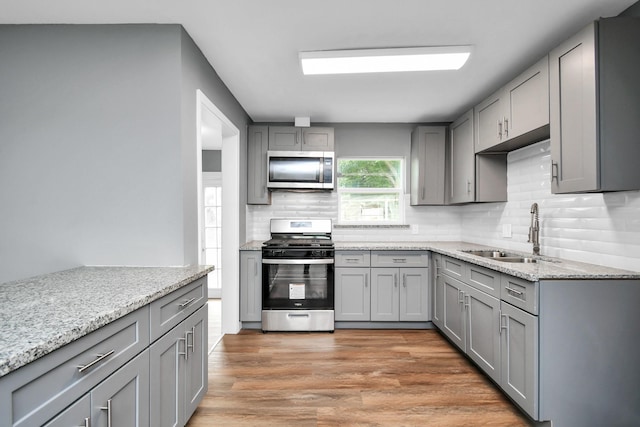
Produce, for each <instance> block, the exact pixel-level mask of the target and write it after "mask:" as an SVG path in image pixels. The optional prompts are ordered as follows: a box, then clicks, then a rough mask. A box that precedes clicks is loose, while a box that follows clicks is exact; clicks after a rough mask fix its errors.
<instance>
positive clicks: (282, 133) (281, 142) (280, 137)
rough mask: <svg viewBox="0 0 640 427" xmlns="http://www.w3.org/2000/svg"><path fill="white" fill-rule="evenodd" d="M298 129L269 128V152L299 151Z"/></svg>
mask: <svg viewBox="0 0 640 427" xmlns="http://www.w3.org/2000/svg"><path fill="white" fill-rule="evenodd" d="M300 139H301V138H300V129H298V128H295V127H293V126H269V150H272V151H278V150H279V151H300V150H301V149H302V144H301V142H300Z"/></svg>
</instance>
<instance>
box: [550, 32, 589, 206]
mask: <svg viewBox="0 0 640 427" xmlns="http://www.w3.org/2000/svg"><path fill="white" fill-rule="evenodd" d="M549 69H550V74H549V91H550V114H551V122H550V132H551V178H552V181H551V191H552V192H553V193H570V192H580V191H589V190H596V189H598V186H599V179H598V174H597V160H598V147H597V133H596V132H597V121H596V120H597V113H596V51H595V24H594V23H592V24H590V25H589V26H587V27H586V28H585V29H584V30H582V31H581V32H580V33H578V34H577V35H575V36H574V37H572V38H570V39H569V40H567V41H566V42H564V43H562V44H561V45H560V46H558V47H557V48H555V49H554V50H552V51H551V53H550V54H549Z"/></svg>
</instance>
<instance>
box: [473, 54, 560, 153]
mask: <svg viewBox="0 0 640 427" xmlns="http://www.w3.org/2000/svg"><path fill="white" fill-rule="evenodd" d="M474 119H475V139H476V141H475V143H476V152H477V153H478V152H483V151H511V150H515V149H517V148H521V147H523V146H525V145H527V144H531V143H534V142H537V141H540V140H542V139H544V138H547V137H548V136H549V60H548V56H544V57H543V58H542V59H540V60H539V61H538V62H536V63H535V64H534V65H533V66H531V67H530V68H528V69H527V70H526V71H524V72H523V73H522V74H520V75H519V76H518V77H516V78H515V79H513V80H511V81H510V82H509V83H508V84H507V85H505V86H504V87H502V88H501V89H500V90H498V91H497V92H495V93H493V94H491V96H489V97H488V98H486V99H485V100H484V101H482V102H481V103H480V104H478V105H477V106H476V107H475V108H474Z"/></svg>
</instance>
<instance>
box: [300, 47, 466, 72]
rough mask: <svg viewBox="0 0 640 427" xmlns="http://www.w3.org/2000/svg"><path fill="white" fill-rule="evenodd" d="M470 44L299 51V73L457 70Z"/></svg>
mask: <svg viewBox="0 0 640 427" xmlns="http://www.w3.org/2000/svg"><path fill="white" fill-rule="evenodd" d="M470 54H471V46H432V47H408V48H393V49H359V50H323V51H315V52H300V53H299V57H300V63H301V64H302V72H303V73H304V74H305V75H310V74H357V73H390V72H398V71H432V70H457V69H459V68H460V67H462V66H463V65H464V63H465V62H467V59H468V58H469V55H470Z"/></svg>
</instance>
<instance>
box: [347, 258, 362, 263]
mask: <svg viewBox="0 0 640 427" xmlns="http://www.w3.org/2000/svg"><path fill="white" fill-rule="evenodd" d="M344 260H345V261H346V262H358V261H360V260H359V259H358V258H345V259H344Z"/></svg>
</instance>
